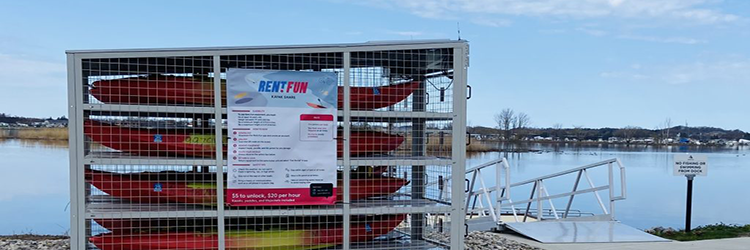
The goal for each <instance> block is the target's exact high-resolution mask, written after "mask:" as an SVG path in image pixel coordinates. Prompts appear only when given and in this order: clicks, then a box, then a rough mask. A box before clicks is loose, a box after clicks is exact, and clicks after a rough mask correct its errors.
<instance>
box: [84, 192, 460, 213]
mask: <svg viewBox="0 0 750 250" xmlns="http://www.w3.org/2000/svg"><path fill="white" fill-rule="evenodd" d="M343 211H344V210H343V205H342V204H341V203H337V204H335V205H331V206H305V207H242V208H232V207H226V209H225V210H224V216H225V217H272V216H313V215H343ZM450 211H451V207H450V206H448V205H444V204H441V203H438V202H434V201H431V200H427V199H412V200H356V201H352V202H351V214H352V215H374V214H409V213H428V212H430V213H441V212H443V213H447V212H450ZM217 213H218V212H217V211H216V207H211V206H202V205H191V204H177V203H162V204H146V203H131V202H128V201H126V200H123V199H118V198H112V197H110V196H107V195H93V196H91V197H89V204H88V205H87V206H86V218H87V219H99V218H103V219H109V218H193V217H197V218H210V217H215V216H217Z"/></svg>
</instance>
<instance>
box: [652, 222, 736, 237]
mask: <svg viewBox="0 0 750 250" xmlns="http://www.w3.org/2000/svg"><path fill="white" fill-rule="evenodd" d="M646 232H647V233H650V234H653V235H656V236H659V237H662V238H666V239H670V240H677V241H693V240H711V239H725V238H737V237H748V236H750V224H749V225H744V226H740V225H729V224H724V223H719V224H714V225H706V226H700V227H697V228H695V229H693V230H692V231H690V232H686V231H685V230H679V231H678V230H675V229H672V228H663V227H657V228H652V229H649V230H646Z"/></svg>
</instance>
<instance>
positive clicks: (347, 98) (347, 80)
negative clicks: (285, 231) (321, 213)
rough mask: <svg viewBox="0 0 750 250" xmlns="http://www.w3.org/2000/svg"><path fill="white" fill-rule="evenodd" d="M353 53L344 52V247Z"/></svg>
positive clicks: (347, 244)
mask: <svg viewBox="0 0 750 250" xmlns="http://www.w3.org/2000/svg"><path fill="white" fill-rule="evenodd" d="M350 85H351V53H350V52H348V51H347V52H344V100H343V104H344V107H343V111H344V124H343V127H344V137H343V138H338V139H339V140H344V143H343V147H344V149H343V151H342V152H343V155H342V156H343V160H344V166H343V168H344V169H343V171H342V174H343V175H344V178H343V181H342V184H343V185H344V186H343V187H339V188H343V189H344V197H343V199H344V206H343V209H344V211H343V216H344V234H343V237H344V241H343V242H344V244H343V248H344V249H349V248H350V245H351V239H350V238H351V232H350V230H351V218H350V217H351V205H350V203H351V187H350V183H351V155H350V151H351V146H350V144H351V141H350V140H349V138H351V133H352V131H351V103H350V102H351V86H350Z"/></svg>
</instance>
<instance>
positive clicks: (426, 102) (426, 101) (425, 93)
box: [424, 91, 430, 105]
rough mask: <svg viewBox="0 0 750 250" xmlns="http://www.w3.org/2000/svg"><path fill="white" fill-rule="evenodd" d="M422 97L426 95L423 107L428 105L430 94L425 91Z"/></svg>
mask: <svg viewBox="0 0 750 250" xmlns="http://www.w3.org/2000/svg"><path fill="white" fill-rule="evenodd" d="M424 95H426V97H425V98H424V100H425V102H424V104H425V105H427V104H430V93H427V91H425V92H424Z"/></svg>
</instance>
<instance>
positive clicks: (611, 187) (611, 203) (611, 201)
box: [607, 162, 615, 220]
mask: <svg viewBox="0 0 750 250" xmlns="http://www.w3.org/2000/svg"><path fill="white" fill-rule="evenodd" d="M607 173H608V175H609V176H608V177H609V217H610V218H611V219H612V220H614V219H615V187H614V184H615V181H614V180H615V179H614V173H612V163H611V162H610V163H607Z"/></svg>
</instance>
